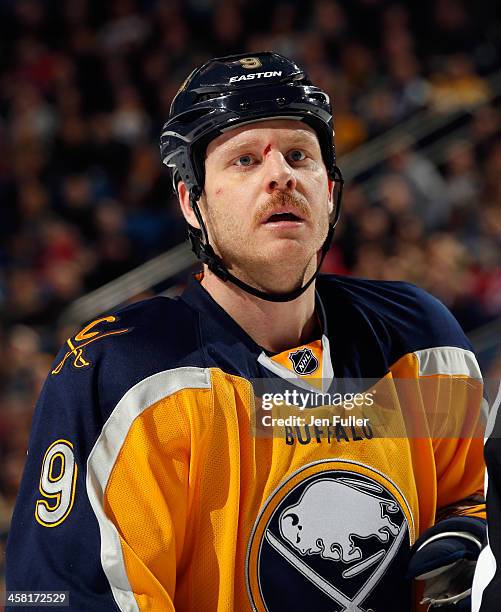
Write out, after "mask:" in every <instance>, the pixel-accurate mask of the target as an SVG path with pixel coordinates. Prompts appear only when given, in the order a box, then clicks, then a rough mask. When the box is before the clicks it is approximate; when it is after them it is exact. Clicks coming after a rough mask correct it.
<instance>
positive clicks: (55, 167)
mask: <svg viewBox="0 0 501 612" xmlns="http://www.w3.org/2000/svg"><path fill="white" fill-rule="evenodd" d="M253 50H274V51H277V52H281V53H284V54H285V55H288V56H291V57H293V58H294V59H296V60H297V61H298V62H299V63H300V64H301V65H303V66H304V67H305V68H306V70H307V72H308V73H309V75H310V77H311V78H312V80H313V81H314V82H315V83H316V84H319V85H320V86H322V87H323V88H324V89H326V90H327V91H328V92H329V93H330V95H331V99H332V103H333V107H334V111H335V128H336V141H337V151H338V155H339V164H340V166H341V167H343V159H348V158H349V157H350V155H354V154H355V153H356V152H357V151H359V150H363V149H361V147H364V146H366V143H368V142H369V143H370V142H371V141H372V139H374V138H377V137H378V136H381V135H382V134H385V133H386V132H387V131H388V130H389V129H390V128H393V127H394V126H396V125H399V124H402V125H405V121H406V120H407V119H408V118H409V117H412V116H414V115H415V114H416V113H419V112H422V110H423V109H426V110H427V111H428V112H430V113H432V114H436V115H437V116H438V115H447V114H450V113H454V112H456V111H457V110H462V111H464V112H465V113H466V115H467V119H466V122H465V130H463V133H462V134H463V135H462V137H461V138H451V139H450V141H449V142H448V145H447V149H446V153H445V156H444V158H443V162H440V163H438V164H435V163H433V162H432V161H430V159H428V158H427V157H426V156H425V155H423V154H422V153H420V151H419V150H418V149H417V148H415V147H414V146H413V142H412V140H409V139H406V138H405V134H404V135H403V136H402V137H400V138H399V139H397V140H395V141H394V142H393V143H392V146H391V148H390V150H389V151H388V155H387V156H386V158H385V160H384V163H380V164H379V165H378V167H377V168H376V169H375V170H374V171H373V176H371V183H370V184H371V189H370V190H367V189H366V188H364V186H363V185H362V184H361V183H360V182H358V181H357V180H356V179H355V180H353V181H351V182H350V183H349V184H348V185H347V188H346V196H345V205H344V212H343V219H342V222H341V224H340V226H339V230H338V232H337V239H336V244H335V247H334V248H333V249H332V251H331V253H330V254H329V257H328V259H327V261H326V264H325V269H326V270H327V271H333V272H338V273H344V274H353V275H358V276H367V277H371V278H380V279H405V280H409V281H412V282H414V283H416V284H418V285H420V286H422V287H424V288H426V289H428V290H429V291H431V292H432V293H433V294H435V295H436V296H438V297H439V298H440V299H441V300H443V301H444V302H445V303H446V304H447V305H448V306H449V307H450V308H451V309H452V311H453V313H454V314H455V315H456V317H457V318H458V319H459V321H460V322H461V324H462V325H463V327H464V328H465V330H466V331H467V332H469V331H472V330H475V329H477V328H478V327H480V326H482V325H484V324H486V323H488V322H489V321H492V320H494V319H496V318H497V317H499V316H500V313H501V265H500V263H501V262H500V246H501V180H500V179H501V107H500V105H499V95H498V94H497V93H496V91H494V90H493V87H492V75H494V74H495V73H496V71H498V70H499V69H500V67H501V22H500V19H499V17H498V15H496V3H495V2H492V1H490V0H477V1H476V2H475V3H470V2H468V3H467V2H461V0H428V1H424V2H419V3H417V2H411V1H409V2H402V1H401V2H387V1H385V0H343V1H341V0H339V1H335V0H316V1H315V0H297V1H293V0H287V1H282V2H280V1H276V0H266V1H263V0H252V1H250V0H221V1H219V2H217V1H214V0H182V1H181V0H167V1H164V2H162V1H155V0H144V1H140V0H137V1H135V0H110V1H108V2H98V1H97V0H67V1H66V2H58V1H56V0H46V1H42V0H11V1H9V0H0V203H1V219H0V313H1V319H0V385H1V393H0V466H1V467H0V552H1V548H2V545H3V543H4V542H5V537H6V534H7V531H8V524H9V519H10V513H11V510H12V506H13V503H14V499H15V495H16V492H17V488H18V485H19V480H20V476H21V471H22V467H23V464H24V459H25V453H26V446H27V437H28V434H29V427H30V422H31V417H32V412H33V407H34V404H35V401H36V398H37V395H38V393H39V390H40V386H41V384H42V383H43V380H44V378H45V376H46V375H47V372H48V370H49V367H50V364H51V361H52V359H53V356H54V354H55V352H56V351H57V348H58V347H59V345H60V344H61V343H62V342H64V340H65V339H66V337H67V335H69V333H72V331H73V330H72V331H70V332H68V329H67V327H66V326H64V325H61V324H59V323H58V321H59V317H60V315H61V313H62V312H63V310H64V309H65V307H67V305H68V304H70V303H72V302H73V301H74V300H75V299H76V298H78V297H79V296H81V295H83V294H85V293H87V292H88V291H90V290H93V289H95V288H97V287H100V286H101V285H103V284H104V283H106V282H108V281H110V280H112V279H114V278H116V277H117V276H119V275H121V274H123V273H125V272H127V271H128V270H131V269H133V268H134V267H136V266H138V265H139V264H141V263H143V262H145V261H146V260H148V259H149V258H151V257H152V256H155V255H157V254H159V253H161V252H164V251H166V250H168V249H169V248H170V247H172V246H174V245H176V244H179V243H180V242H182V241H183V240H184V239H185V228H184V223H183V221H182V219H181V216H180V212H179V210H178V206H177V204H176V201H175V199H174V196H173V195H172V193H171V190H170V181H169V177H168V175H167V172H165V171H164V169H163V168H162V166H161V163H160V160H159V154H158V136H159V133H160V129H161V126H162V123H163V121H165V119H166V117H167V114H168V110H169V106H170V102H171V100H172V98H173V96H174V95H175V93H176V91H177V89H178V87H179V85H180V83H181V82H182V81H183V80H184V78H185V77H186V76H187V75H188V74H189V72H190V71H191V70H192V69H193V68H194V67H195V66H196V65H197V64H199V63H201V62H203V61H205V60H207V59H208V58H209V57H212V56H218V55H225V54H228V53H233V52H235V53H237V52H242V51H249V53H250V54H251V52H252V51H253ZM483 365H484V368H485V369H486V370H487V372H486V374H487V375H489V373H490V374H491V375H494V373H496V374H497V375H499V374H498V373H499V372H501V368H500V363H499V356H498V357H496V355H494V356H491V358H490V359H488V360H487V361H486V362H485V363H484V364H483ZM1 565H2V555H0V568H1ZM1 573H2V572H1V569H0V591H1V590H2V589H1Z"/></svg>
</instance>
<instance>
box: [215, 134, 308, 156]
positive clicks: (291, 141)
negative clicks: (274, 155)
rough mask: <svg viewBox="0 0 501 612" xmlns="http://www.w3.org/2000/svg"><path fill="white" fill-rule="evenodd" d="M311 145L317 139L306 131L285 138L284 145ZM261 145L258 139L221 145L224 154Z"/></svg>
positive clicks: (247, 139) (246, 139) (250, 138)
mask: <svg viewBox="0 0 501 612" xmlns="http://www.w3.org/2000/svg"><path fill="white" fill-rule="evenodd" d="M308 144H309V145H312V144H319V143H318V141H317V138H316V136H315V134H311V133H310V132H306V131H302V132H301V133H297V132H296V133H294V135H292V136H290V137H287V140H286V145H287V146H289V147H291V146H298V145H308ZM262 146H264V145H263V141H262V140H261V139H258V138H252V137H249V138H245V139H243V140H241V141H238V142H235V141H231V140H229V141H228V142H225V143H224V145H223V151H224V153H226V152H227V151H228V152H231V151H238V150H241V149H246V148H248V147H262Z"/></svg>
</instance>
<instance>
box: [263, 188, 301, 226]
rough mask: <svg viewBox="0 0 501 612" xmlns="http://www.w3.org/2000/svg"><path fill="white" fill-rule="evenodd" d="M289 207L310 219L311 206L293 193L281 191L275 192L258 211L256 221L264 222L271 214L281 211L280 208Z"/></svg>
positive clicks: (292, 211)
mask: <svg viewBox="0 0 501 612" xmlns="http://www.w3.org/2000/svg"><path fill="white" fill-rule="evenodd" d="M282 208H287V209H288V212H291V213H293V214H295V215H297V216H298V217H301V218H302V219H308V218H309V216H310V207H309V206H308V204H307V203H306V202H305V201H304V200H303V199H302V198H298V197H297V196H296V195H293V194H292V193H286V192H279V193H274V194H273V195H272V196H271V197H270V198H269V199H268V200H267V201H266V202H265V203H264V204H263V206H262V207H261V208H260V209H259V210H258V211H257V212H256V215H255V220H256V223H258V224H259V223H264V222H265V221H266V220H267V219H268V218H269V217H270V216H271V215H273V214H276V213H278V212H280V209H282Z"/></svg>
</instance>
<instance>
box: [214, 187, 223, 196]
mask: <svg viewBox="0 0 501 612" xmlns="http://www.w3.org/2000/svg"><path fill="white" fill-rule="evenodd" d="M222 193H223V188H222V187H218V188H217V189H216V191H215V195H217V196H220V195H222Z"/></svg>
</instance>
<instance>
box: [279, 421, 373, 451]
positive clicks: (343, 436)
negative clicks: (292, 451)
mask: <svg viewBox="0 0 501 612" xmlns="http://www.w3.org/2000/svg"><path fill="white" fill-rule="evenodd" d="M373 437H374V432H373V431H372V427H371V426H370V423H369V422H368V421H367V423H366V424H365V425H362V426H361V427H360V426H358V425H350V426H349V427H344V426H343V425H341V424H340V423H338V424H337V425H328V426H325V427H318V426H317V425H313V426H310V425H302V426H301V425H295V426H289V425H286V426H285V427H284V439H285V443H286V444H287V445H289V446H291V445H293V444H296V442H297V443H299V444H310V443H316V444H320V443H321V442H327V443H328V444H330V443H331V442H333V441H334V440H335V441H336V442H358V441H360V440H371V439H372V438H373Z"/></svg>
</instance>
